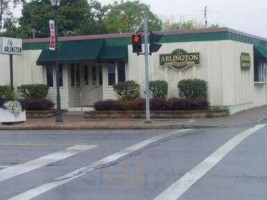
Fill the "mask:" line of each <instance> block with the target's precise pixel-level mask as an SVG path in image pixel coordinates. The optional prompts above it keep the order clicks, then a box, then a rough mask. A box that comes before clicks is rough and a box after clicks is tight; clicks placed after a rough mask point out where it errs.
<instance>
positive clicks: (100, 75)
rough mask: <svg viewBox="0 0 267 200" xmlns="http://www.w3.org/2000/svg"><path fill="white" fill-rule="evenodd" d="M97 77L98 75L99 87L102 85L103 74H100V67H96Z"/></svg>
mask: <svg viewBox="0 0 267 200" xmlns="http://www.w3.org/2000/svg"><path fill="white" fill-rule="evenodd" d="M98 70H99V71H98V75H99V85H103V74H102V66H99V67H98Z"/></svg>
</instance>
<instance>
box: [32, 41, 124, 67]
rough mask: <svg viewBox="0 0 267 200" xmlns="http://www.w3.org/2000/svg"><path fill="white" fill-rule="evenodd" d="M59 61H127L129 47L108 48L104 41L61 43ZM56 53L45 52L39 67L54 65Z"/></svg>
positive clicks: (41, 56)
mask: <svg viewBox="0 0 267 200" xmlns="http://www.w3.org/2000/svg"><path fill="white" fill-rule="evenodd" d="M58 59H59V62H60V63H74V62H82V61H110V60H127V59H128V48H127V46H126V45H125V46H107V45H106V44H105V41H104V40H85V41H65V42H59V45H58ZM54 60H55V51H50V50H43V51H42V53H41V54H40V56H39V58H38V60H37V65H45V64H49V63H53V62H54Z"/></svg>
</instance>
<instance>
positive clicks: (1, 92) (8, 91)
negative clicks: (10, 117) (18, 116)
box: [0, 85, 16, 101]
mask: <svg viewBox="0 0 267 200" xmlns="http://www.w3.org/2000/svg"><path fill="white" fill-rule="evenodd" d="M15 96H16V95H15V92H14V90H13V89H12V87H11V86H8V85H4V86H0V97H4V98H5V100H6V101H14V100H15V98H16V97H15Z"/></svg>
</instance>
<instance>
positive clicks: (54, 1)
mask: <svg viewBox="0 0 267 200" xmlns="http://www.w3.org/2000/svg"><path fill="white" fill-rule="evenodd" d="M50 2H51V5H52V6H53V7H56V6H57V7H58V6H60V3H61V0H50Z"/></svg>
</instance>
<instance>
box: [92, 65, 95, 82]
mask: <svg viewBox="0 0 267 200" xmlns="http://www.w3.org/2000/svg"><path fill="white" fill-rule="evenodd" d="M92 76H93V85H96V66H93V67H92Z"/></svg>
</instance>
